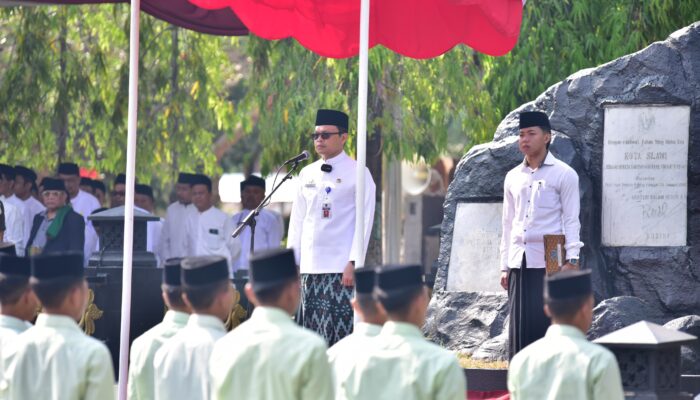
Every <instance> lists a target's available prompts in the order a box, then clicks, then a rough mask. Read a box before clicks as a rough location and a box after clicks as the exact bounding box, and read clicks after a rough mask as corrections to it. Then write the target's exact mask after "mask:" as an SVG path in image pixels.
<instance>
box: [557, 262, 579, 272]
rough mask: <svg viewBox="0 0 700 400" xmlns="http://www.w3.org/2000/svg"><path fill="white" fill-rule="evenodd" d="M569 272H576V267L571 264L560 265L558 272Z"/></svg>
mask: <svg viewBox="0 0 700 400" xmlns="http://www.w3.org/2000/svg"><path fill="white" fill-rule="evenodd" d="M570 270H574V271H577V270H578V266H576V265H574V264H571V263H566V264H564V265H562V267H561V269H560V270H559V271H570Z"/></svg>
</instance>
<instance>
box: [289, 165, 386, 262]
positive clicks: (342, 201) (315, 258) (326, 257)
mask: <svg viewBox="0 0 700 400" xmlns="http://www.w3.org/2000/svg"><path fill="white" fill-rule="evenodd" d="M323 164H329V165H331V166H332V167H333V170H332V171H331V172H323V171H322V170H321V165H323ZM356 164H357V163H356V161H355V160H353V159H352V158H350V157H349V156H348V155H347V154H345V152H342V153H340V154H339V155H337V156H336V157H333V158H331V159H328V160H326V161H325V162H324V161H323V160H317V161H316V162H314V163H312V164H310V165H307V166H306V167H304V169H302V170H301V172H300V173H299V177H298V179H297V185H298V189H297V195H296V198H295V199H294V204H293V207H292V215H291V218H290V221H289V233H288V236H287V247H289V248H293V249H294V254H295V256H296V259H297V263H298V264H299V267H300V271H301V273H304V274H328V273H342V272H343V270H344V269H345V267H346V266H347V264H348V262H350V261H355V260H358V259H364V256H365V254H366V253H367V245H368V244H369V237H370V234H371V232H372V222H373V221H374V203H375V190H376V189H375V185H374V181H373V180H372V175H371V174H370V173H369V170H368V169H367V168H365V199H364V200H365V201H364V203H365V204H364V206H365V212H364V227H365V242H364V243H362V244H360V243H355V187H356V185H355V166H356ZM326 202H330V205H331V206H330V217H329V218H324V215H323V204H324V203H326Z"/></svg>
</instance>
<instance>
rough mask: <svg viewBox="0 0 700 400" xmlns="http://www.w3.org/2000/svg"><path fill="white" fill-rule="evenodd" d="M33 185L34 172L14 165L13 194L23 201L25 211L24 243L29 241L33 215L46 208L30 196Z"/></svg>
mask: <svg viewBox="0 0 700 400" xmlns="http://www.w3.org/2000/svg"><path fill="white" fill-rule="evenodd" d="M34 185H36V172H34V171H33V170H31V169H29V168H27V167H24V166H21V165H15V185H14V188H13V190H14V192H15V196H17V198H18V199H20V200H22V202H23V203H24V206H25V207H26V211H27V213H26V214H25V216H24V217H25V223H24V226H25V228H26V229H25V230H24V243H27V242H28V241H29V235H30V234H31V228H32V224H33V223H34V216H35V215H37V214H39V213H40V212H42V211H44V210H46V207H44V205H43V204H41V202H40V201H39V200H37V199H35V198H34V196H32V187H34ZM27 227H28V228H27Z"/></svg>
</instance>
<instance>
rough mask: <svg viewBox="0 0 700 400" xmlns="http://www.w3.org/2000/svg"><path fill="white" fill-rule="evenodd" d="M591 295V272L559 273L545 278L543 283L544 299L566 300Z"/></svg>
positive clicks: (570, 271)
mask: <svg viewBox="0 0 700 400" xmlns="http://www.w3.org/2000/svg"><path fill="white" fill-rule="evenodd" d="M592 293H593V285H592V284H591V271H589V270H585V271H577V270H569V271H561V272H558V273H556V274H554V275H550V276H547V277H546V278H545V281H544V298H545V299H547V300H567V299H575V298H577V297H582V296H586V295H589V294H592Z"/></svg>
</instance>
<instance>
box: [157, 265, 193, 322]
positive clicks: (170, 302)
mask: <svg viewBox="0 0 700 400" xmlns="http://www.w3.org/2000/svg"><path fill="white" fill-rule="evenodd" d="M182 260H183V259H182V258H169V259H168V260H166V261H165V264H164V265H163V284H162V285H161V289H162V291H163V301H165V303H166V304H165V305H166V306H168V308H170V309H172V310H176V311H188V312H189V311H190V310H189V307H187V305H186V304H185V301H184V300H183V299H182V279H181V274H182Z"/></svg>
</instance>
